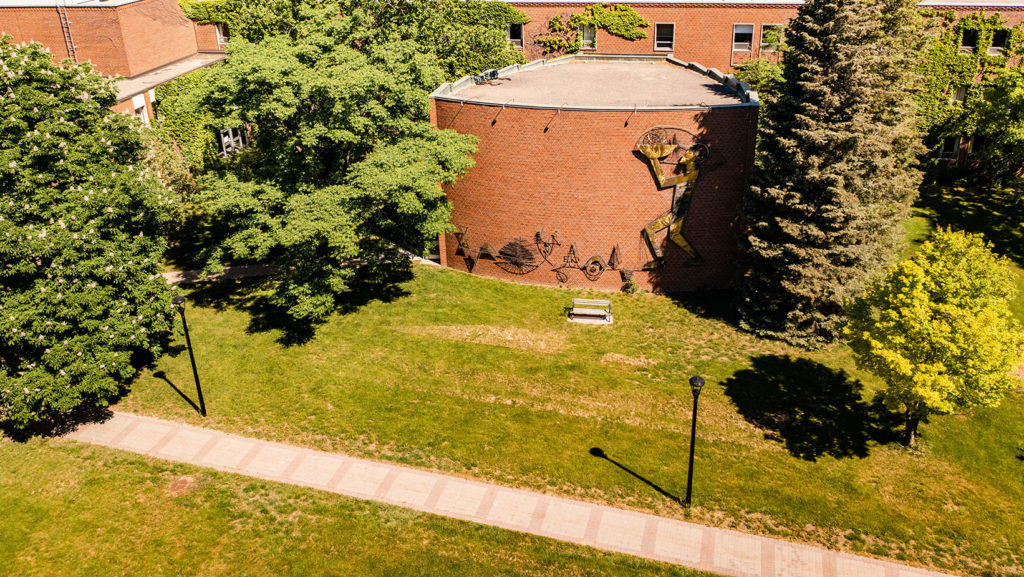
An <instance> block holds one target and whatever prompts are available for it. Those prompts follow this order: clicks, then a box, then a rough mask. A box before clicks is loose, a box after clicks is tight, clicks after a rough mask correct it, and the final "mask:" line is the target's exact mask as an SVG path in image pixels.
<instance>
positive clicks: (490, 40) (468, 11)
mask: <svg viewBox="0 0 1024 577" xmlns="http://www.w3.org/2000/svg"><path fill="white" fill-rule="evenodd" d="M179 2H180V4H181V6H182V9H183V10H184V11H185V14H186V15H188V16H189V17H190V18H192V19H194V20H197V21H200V22H224V23H227V24H228V26H229V29H230V31H231V34H232V39H235V38H241V39H244V40H246V41H248V42H261V41H263V40H265V39H267V38H271V37H274V36H281V35H284V36H292V37H294V36H296V35H297V34H299V33H300V29H301V28H302V27H303V26H304V25H303V24H302V23H303V22H305V21H308V20H309V19H310V16H311V13H313V12H317V11H320V10H321V8H323V7H331V8H332V9H333V10H334V11H335V12H334V14H335V15H339V14H340V15H344V19H345V21H346V22H347V24H346V26H347V27H348V28H349V30H348V33H347V34H346V35H345V37H344V38H338V40H339V41H344V42H346V45H347V46H349V47H350V48H356V49H359V50H363V49H365V48H368V47H369V46H370V45H382V44H387V43H389V42H394V41H399V40H412V41H415V42H417V43H418V44H419V45H420V46H421V47H422V48H423V49H424V51H429V52H431V53H432V54H433V55H434V57H435V58H436V62H437V64H438V65H439V66H440V68H441V69H442V70H443V71H444V72H445V76H446V78H447V79H448V80H454V79H456V78H459V77H462V76H464V75H466V74H476V73H478V72H480V71H483V70H486V69H488V68H503V67H505V66H508V65H509V64H514V63H517V62H524V59H523V55H522V53H521V52H519V51H518V50H516V49H515V48H513V47H512V46H511V45H510V44H509V42H508V39H507V37H506V34H507V29H508V26H509V24H523V23H525V22H528V21H529V19H528V18H527V17H526V15H525V14H523V13H522V12H520V11H519V10H516V9H515V8H513V7H511V6H509V5H508V4H506V3H504V2H490V1H487V0H413V1H411V2H392V1H384V2H368V1H367V0H327V1H324V2H321V1H320V0H202V1H196V0H179Z"/></svg>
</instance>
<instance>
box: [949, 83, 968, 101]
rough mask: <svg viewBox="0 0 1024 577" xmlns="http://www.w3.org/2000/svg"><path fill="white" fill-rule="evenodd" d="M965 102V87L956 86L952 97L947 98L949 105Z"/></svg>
mask: <svg viewBox="0 0 1024 577" xmlns="http://www.w3.org/2000/svg"><path fill="white" fill-rule="evenodd" d="M965 100H967V87H966V86H957V87H956V88H954V89H953V92H952V95H951V96H950V98H949V103H950V104H953V103H956V102H963V101H965Z"/></svg>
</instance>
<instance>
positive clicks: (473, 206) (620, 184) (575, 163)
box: [433, 101, 757, 292]
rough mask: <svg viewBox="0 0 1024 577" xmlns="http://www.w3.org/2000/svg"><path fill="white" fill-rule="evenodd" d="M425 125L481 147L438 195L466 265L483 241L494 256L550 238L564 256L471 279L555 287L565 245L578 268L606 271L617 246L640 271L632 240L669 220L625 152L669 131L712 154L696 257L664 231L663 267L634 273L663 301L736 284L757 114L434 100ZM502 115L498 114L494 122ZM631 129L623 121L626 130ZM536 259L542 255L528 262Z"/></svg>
mask: <svg viewBox="0 0 1024 577" xmlns="http://www.w3.org/2000/svg"><path fill="white" fill-rule="evenodd" d="M434 106H435V110H434V112H433V118H434V120H435V122H436V125H437V126H438V127H440V128H453V129H455V130H457V131H459V132H462V133H469V134H474V135H476V136H477V137H479V139H480V143H479V151H478V152H477V154H476V156H475V160H476V166H475V167H474V168H472V169H471V170H470V171H469V173H468V174H467V175H466V176H464V177H462V178H461V179H459V181H458V182H456V183H455V184H454V185H452V186H449V187H447V188H446V192H447V194H448V197H449V198H450V199H451V201H452V204H453V213H452V223H453V224H454V225H456V226H460V227H466V235H465V238H464V240H465V242H466V243H468V244H469V247H470V250H469V253H470V254H471V255H474V256H475V255H476V254H477V251H479V249H480V247H481V246H482V245H483V244H485V243H488V244H490V245H491V246H492V247H493V248H494V250H496V251H497V250H500V249H501V247H502V246H503V245H504V244H505V243H507V242H509V241H512V240H514V239H516V238H522V239H524V240H525V241H526V243H527V245H529V246H532V247H534V248H535V245H534V244H533V242H534V235H535V234H536V233H537V232H538V231H540V230H541V229H543V230H544V231H545V232H546V233H548V234H551V233H553V232H555V231H558V233H557V238H558V241H559V242H560V243H561V246H559V247H557V248H556V249H555V251H554V253H553V254H552V255H551V256H550V257H549V258H550V260H551V263H553V264H548V263H546V262H543V261H540V262H541V266H540V267H538V268H537V269H536V270H534V271H533V272H531V273H529V274H527V275H523V276H519V275H513V274H509V273H508V272H506V271H504V270H502V269H501V268H499V267H498V266H497V265H496V264H494V262H492V261H489V260H483V259H480V260H477V262H476V265H475V267H474V268H473V271H472V272H473V273H474V274H482V275H487V276H494V277H499V278H506V279H509V280H516V281H520V282H528V283H536V284H549V285H554V284H559V282H558V280H557V279H556V277H555V273H554V272H553V271H552V269H553V268H555V266H557V265H559V264H561V263H562V259H563V257H564V256H565V255H566V253H567V251H568V249H569V247H570V245H572V246H575V249H576V254H577V256H578V257H579V260H580V263H583V262H585V261H586V260H587V259H589V258H590V257H591V256H593V255H598V256H601V257H602V258H604V259H605V260H606V261H607V260H608V259H609V257H610V254H611V251H612V248H613V247H614V246H616V245H618V247H619V255H620V258H621V259H622V264H621V265H620V268H627V269H638V268H640V267H641V266H642V265H643V264H645V263H647V262H648V261H650V260H652V256H651V254H650V251H649V250H648V248H647V246H646V244H645V242H644V240H643V237H642V236H641V231H642V230H643V228H644V227H645V226H647V224H648V223H650V222H651V221H652V220H654V219H655V218H657V217H659V216H660V215H662V214H664V213H665V212H666V211H668V210H669V208H670V204H671V200H672V189H671V188H668V189H664V190H658V188H657V186H656V185H655V182H654V178H653V176H652V174H651V171H650V169H649V168H648V165H647V163H646V161H645V159H643V158H641V157H638V156H637V155H636V154H635V153H634V148H635V145H636V142H637V140H638V139H639V137H640V136H641V135H642V134H643V133H644V132H645V131H647V130H648V129H649V128H651V127H653V126H658V125H670V126H677V127H680V128H684V129H687V130H689V131H691V132H693V133H696V134H698V135H699V137H700V139H701V140H702V141H703V142H705V143H706V144H707V145H708V146H709V148H710V151H711V154H710V157H709V158H708V160H707V162H706V163H705V164H704V165H703V167H702V168H701V174H700V177H699V180H698V181H697V184H696V187H695V189H694V193H693V198H692V201H691V205H690V210H689V214H688V216H687V217H686V220H685V227H684V230H683V232H684V235H685V237H686V238H687V239H688V240H689V242H690V243H691V244H692V245H693V246H694V248H696V250H697V251H698V252H699V253H700V254H701V256H702V257H703V260H704V262H703V264H697V265H689V264H686V261H687V260H689V257H688V256H687V255H686V254H685V253H684V252H683V251H682V249H680V248H679V247H677V246H676V245H675V244H674V243H672V242H671V241H669V240H667V239H666V238H665V236H666V231H662V232H661V233H660V234H659V236H658V240H659V242H660V243H661V246H662V248H663V250H664V251H665V264H664V266H663V267H662V268H661V269H660V270H658V271H656V272H652V273H647V272H642V271H638V272H636V273H635V276H634V278H635V280H636V281H637V282H638V284H640V286H642V287H644V288H646V289H652V290H659V291H663V292H672V291H678V290H687V289H696V288H703V287H720V286H724V285H727V284H729V283H730V282H731V281H732V280H733V279H734V278H735V276H736V274H737V270H738V268H737V260H738V256H739V252H738V247H737V240H736V229H735V227H736V220H737V206H738V204H739V202H740V200H741V198H742V196H743V193H744V190H745V189H746V187H747V180H748V177H749V174H750V170H751V165H752V162H753V146H754V141H753V138H754V128H755V124H756V120H757V109H756V108H755V107H733V108H712V109H710V110H700V111H695V110H676V111H656V112H655V111H652V112H639V113H637V114H635V115H633V116H631V117H630V113H631V111H626V112H608V111H570V110H564V111H562V112H561V113H560V114H558V113H557V111H555V110H540V109H524V108H511V107H510V108H506V109H505V110H502V109H501V107H494V106H483V105H478V104H472V103H467V104H466V105H465V106H462V105H461V104H460V103H458V102H444V101H435V102H434ZM499 112H500V113H499ZM627 119H628V122H627ZM443 245H444V246H443V251H444V252H445V254H444V258H445V260H446V262H447V264H448V266H451V267H454V268H459V269H462V270H466V269H467V265H466V260H465V258H463V257H462V256H459V255H457V254H456V250H457V249H458V243H457V241H456V239H455V237H454V236H453V235H448V236H447V237H446V238H445V239H444V242H443ZM537 258H538V260H539V258H540V257H539V256H538V257H537ZM567 276H568V277H569V278H568V280H567V282H566V283H565V284H567V285H572V286H581V287H588V288H599V289H608V290H618V289H619V288H620V287H621V286H622V280H621V278H620V275H619V273H618V272H617V271H614V270H609V271H607V272H605V273H604V275H603V276H602V277H601V278H600V279H599V280H598V281H596V282H592V281H590V280H588V279H587V278H586V277H585V276H584V275H583V273H582V272H581V271H579V270H571V271H567Z"/></svg>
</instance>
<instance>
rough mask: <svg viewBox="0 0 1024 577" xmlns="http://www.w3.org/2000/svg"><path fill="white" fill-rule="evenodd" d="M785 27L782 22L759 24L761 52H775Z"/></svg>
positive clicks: (780, 42)
mask: <svg viewBox="0 0 1024 577" xmlns="http://www.w3.org/2000/svg"><path fill="white" fill-rule="evenodd" d="M785 30H786V27H785V26H783V25H782V24H764V25H762V26H761V52H775V51H776V50H778V49H779V45H780V44H782V35H783V33H784V32H785Z"/></svg>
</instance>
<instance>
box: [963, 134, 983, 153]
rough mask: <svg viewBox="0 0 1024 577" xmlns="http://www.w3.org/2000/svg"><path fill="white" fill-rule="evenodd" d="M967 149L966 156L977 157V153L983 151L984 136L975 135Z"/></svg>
mask: <svg viewBox="0 0 1024 577" xmlns="http://www.w3.org/2000/svg"><path fill="white" fill-rule="evenodd" d="M967 147H968V148H967V156H975V155H977V154H978V153H979V152H981V151H983V150H985V136H984V135H982V134H975V135H974V138H972V139H971V142H970V143H968V145H967Z"/></svg>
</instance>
